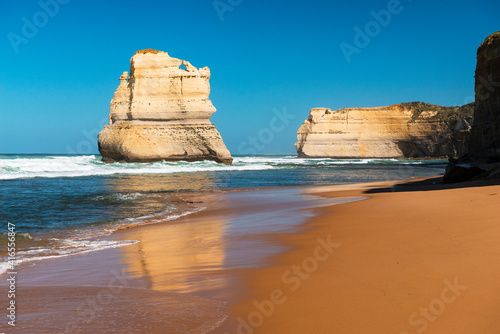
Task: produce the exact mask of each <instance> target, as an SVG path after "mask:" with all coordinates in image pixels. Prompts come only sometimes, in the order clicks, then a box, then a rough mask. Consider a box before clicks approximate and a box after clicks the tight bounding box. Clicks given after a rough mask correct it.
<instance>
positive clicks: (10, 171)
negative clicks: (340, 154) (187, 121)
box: [0, 155, 446, 274]
mask: <svg viewBox="0 0 500 334" xmlns="http://www.w3.org/2000/svg"><path fill="white" fill-rule="evenodd" d="M445 164H446V161H442V160H397V159H348V160H345V159H344V160H339V159H298V158H296V157H295V156H294V155H266V156H236V157H235V158H234V163H233V165H231V166H227V165H223V164H217V163H215V162H211V161H200V162H182V161H180V162H156V163H114V164H105V163H103V162H101V157H100V156H99V155H0V221H1V228H2V234H0V240H1V243H0V244H1V245H6V244H7V232H8V229H7V224H8V223H11V224H14V226H15V230H16V232H17V240H16V252H17V254H16V257H17V266H18V267H21V268H22V267H23V266H31V265H33V264H36V263H37V262H39V261H42V260H44V259H49V258H56V257H66V256H71V255H74V254H82V253H86V252H93V251H96V250H101V249H107V248H114V247H120V246H123V245H127V244H133V243H136V242H137V241H134V240H128V241H116V240H111V239H109V238H106V237H107V236H109V235H111V234H112V233H113V232H114V231H117V230H119V229H124V228H129V227H132V226H135V225H144V224H155V223H160V222H163V223H164V222H169V221H175V220H176V219H178V218H179V217H182V216H186V215H189V214H192V213H194V212H198V211H201V210H205V209H206V207H204V206H203V205H204V203H200V202H199V201H197V200H196V194H198V193H215V192H227V191H232V190H238V189H263V188H275V187H296V186H317V185H326V184H346V183H359V182H376V181H389V180H403V179H410V178H417V177H430V176H436V175H442V174H443V173H444V168H445ZM0 256H1V257H2V261H1V262H0V274H2V273H5V272H6V271H7V270H8V263H7V261H6V260H7V247H2V249H0Z"/></svg>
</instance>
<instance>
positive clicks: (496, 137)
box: [468, 31, 500, 161]
mask: <svg viewBox="0 0 500 334" xmlns="http://www.w3.org/2000/svg"><path fill="white" fill-rule="evenodd" d="M475 90H476V103H475V108H474V124H473V126H472V130H471V137H470V145H469V152H468V153H469V154H470V155H475V156H477V157H479V158H485V159H486V160H490V161H491V160H494V161H500V31H499V32H496V33H494V34H492V35H490V36H488V37H487V38H486V40H485V41H484V42H483V43H482V44H481V45H480V46H479V49H478V50H477V66H476V84H475Z"/></svg>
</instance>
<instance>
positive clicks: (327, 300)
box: [216, 179, 500, 334]
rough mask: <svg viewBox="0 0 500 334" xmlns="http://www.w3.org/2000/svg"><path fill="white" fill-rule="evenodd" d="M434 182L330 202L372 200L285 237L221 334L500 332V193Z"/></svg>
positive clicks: (252, 274) (249, 278) (326, 213)
mask: <svg viewBox="0 0 500 334" xmlns="http://www.w3.org/2000/svg"><path fill="white" fill-rule="evenodd" d="M432 182H438V179H436V180H434V181H431V182H425V183H424V185H418V183H417V184H415V185H412V186H402V187H396V188H385V189H383V188H382V189H379V190H377V189H374V190H371V191H366V190H351V191H337V192H328V193H323V194H321V195H323V196H328V197H337V196H359V195H362V194H365V193H367V192H368V193H369V194H370V196H371V199H369V200H366V201H362V202H356V203H350V204H344V205H340V206H334V207H329V208H326V209H322V210H321V211H322V214H321V216H320V217H318V218H316V219H313V220H312V221H311V222H309V223H308V224H307V226H308V227H310V229H307V230H305V231H303V232H301V233H298V234H293V235H287V236H285V237H284V238H282V239H281V241H282V242H285V243H286V244H289V245H291V246H292V247H293V250H290V251H288V252H285V253H283V254H280V255H279V256H276V257H275V258H274V259H273V264H272V265H271V266H267V267H265V268H260V269H259V270H254V271H249V272H248V273H246V275H245V283H246V286H247V288H248V298H246V299H245V301H243V302H241V303H238V304H237V305H235V306H234V307H232V309H231V312H232V315H233V317H234V318H235V319H238V321H237V323H236V324H235V323H226V325H225V326H224V327H223V328H220V329H219V330H217V331H216V333H400V334H406V333H424V332H425V333H498V330H499V328H500V320H499V318H498V316H497V315H496V310H498V307H499V304H500V302H499V300H500V288H499V285H498V280H499V278H500V267H499V266H498V265H497V263H498V258H499V256H500V247H499V246H498V245H499V240H500V226H499V225H498V223H499V222H500V213H499V212H498V210H497V208H498V204H499V197H498V196H499V194H500V186H498V185H494V186H487V185H484V184H463V185H461V186H460V187H459V188H454V189H453V187H444V186H442V185H432Z"/></svg>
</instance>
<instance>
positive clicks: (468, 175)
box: [443, 159, 486, 183]
mask: <svg viewBox="0 0 500 334" xmlns="http://www.w3.org/2000/svg"><path fill="white" fill-rule="evenodd" d="M456 161H457V160H454V159H450V163H449V164H448V166H447V167H446V174H445V175H444V178H443V182H444V183H457V182H465V181H469V180H472V179H473V178H475V177H477V176H479V175H481V174H483V173H484V172H486V170H485V169H482V168H480V167H478V166H467V165H459V164H456Z"/></svg>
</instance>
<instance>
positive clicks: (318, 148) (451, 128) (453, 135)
mask: <svg viewBox="0 0 500 334" xmlns="http://www.w3.org/2000/svg"><path fill="white" fill-rule="evenodd" d="M472 112H473V104H468V105H465V106H462V107H442V106H436V105H432V104H428V103H422V102H411V103H402V104H396V105H392V106H387V107H377V108H348V109H340V110H335V111H332V110H331V109H328V108H315V109H311V112H310V113H309V118H308V119H307V120H305V122H304V124H302V126H301V127H300V128H299V130H298V132H297V138H298V142H297V143H296V144H295V148H296V149H297V153H298V155H299V157H315V158H320V157H321V158H324V157H331V158H423V157H447V156H458V155H460V154H463V153H464V152H465V149H466V145H467V138H468V134H469V131H470V123H471V122H472Z"/></svg>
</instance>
